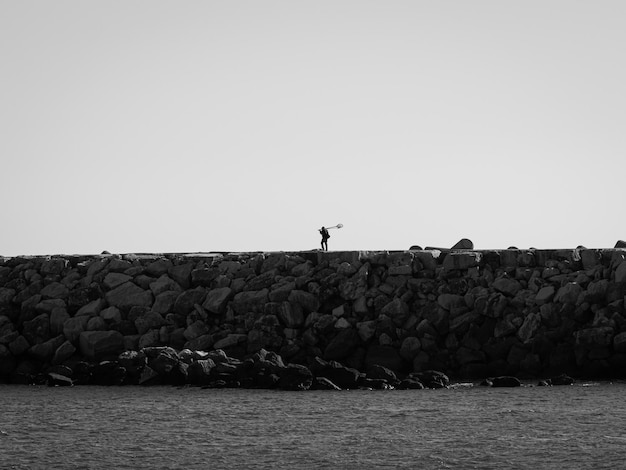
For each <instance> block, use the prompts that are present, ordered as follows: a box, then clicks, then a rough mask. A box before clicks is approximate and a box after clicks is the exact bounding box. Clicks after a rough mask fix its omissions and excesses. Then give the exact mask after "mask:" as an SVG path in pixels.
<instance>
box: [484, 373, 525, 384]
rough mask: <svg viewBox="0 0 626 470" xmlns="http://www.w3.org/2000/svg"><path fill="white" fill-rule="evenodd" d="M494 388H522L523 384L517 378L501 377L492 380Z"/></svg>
mask: <svg viewBox="0 0 626 470" xmlns="http://www.w3.org/2000/svg"><path fill="white" fill-rule="evenodd" d="M490 381H491V386H492V387H520V386H521V385H522V383H521V382H520V380H519V379H518V378H517V377H512V376H507V375H504V376H500V377H493V378H491V379H490Z"/></svg>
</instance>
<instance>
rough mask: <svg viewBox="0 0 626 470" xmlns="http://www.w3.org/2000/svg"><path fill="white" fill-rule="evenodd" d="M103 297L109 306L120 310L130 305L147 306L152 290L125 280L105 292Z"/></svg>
mask: <svg viewBox="0 0 626 470" xmlns="http://www.w3.org/2000/svg"><path fill="white" fill-rule="evenodd" d="M105 299H106V301H107V302H108V303H109V305H110V306H113V307H117V308H119V309H121V310H129V309H130V308H131V307H135V306H136V307H149V306H150V305H152V292H150V291H146V290H144V289H142V288H141V287H139V286H137V285H136V284H133V283H132V282H126V283H124V284H122V285H120V286H118V287H116V288H115V289H113V290H111V291H109V292H107V293H106V294H105Z"/></svg>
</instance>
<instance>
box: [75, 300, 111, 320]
mask: <svg viewBox="0 0 626 470" xmlns="http://www.w3.org/2000/svg"><path fill="white" fill-rule="evenodd" d="M104 305H105V302H104V300H102V299H95V300H92V301H91V302H89V303H88V304H86V305H83V306H82V307H81V308H79V309H78V311H77V312H76V315H75V316H76V317H82V316H85V317H95V316H97V315H100V312H101V311H102V309H103V308H104Z"/></svg>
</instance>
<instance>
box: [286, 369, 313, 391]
mask: <svg viewBox="0 0 626 470" xmlns="http://www.w3.org/2000/svg"><path fill="white" fill-rule="evenodd" d="M279 377H280V380H279V381H278V387H279V388H281V389H283V390H308V389H309V388H311V385H312V384H313V374H312V373H311V371H310V370H309V368H308V367H306V366H303V365H300V364H288V365H287V367H285V368H284V369H282V370H281V371H280V375H279Z"/></svg>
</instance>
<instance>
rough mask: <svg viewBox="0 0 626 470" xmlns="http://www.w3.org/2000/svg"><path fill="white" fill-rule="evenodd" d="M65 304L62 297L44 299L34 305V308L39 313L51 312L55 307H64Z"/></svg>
mask: <svg viewBox="0 0 626 470" xmlns="http://www.w3.org/2000/svg"><path fill="white" fill-rule="evenodd" d="M65 307H66V304H65V301H64V300H63V299H45V300H42V301H41V302H39V303H38V304H37V305H35V310H36V311H37V312H40V313H48V314H50V313H52V311H53V310H55V309H59V308H60V309H65Z"/></svg>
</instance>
